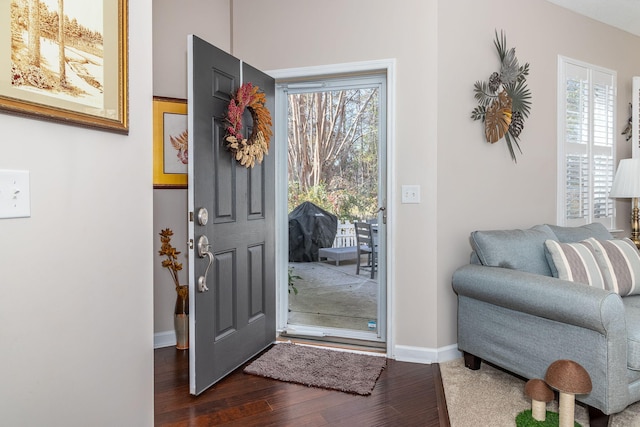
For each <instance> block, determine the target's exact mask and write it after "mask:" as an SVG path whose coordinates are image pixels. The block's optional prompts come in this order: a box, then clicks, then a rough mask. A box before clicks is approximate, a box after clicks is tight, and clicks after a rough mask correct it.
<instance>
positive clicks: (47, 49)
mask: <svg viewBox="0 0 640 427" xmlns="http://www.w3.org/2000/svg"><path fill="white" fill-rule="evenodd" d="M1 4H2V6H0V19H1V20H2V23H1V24H0V40H2V41H3V43H0V70H4V71H3V72H0V110H2V111H5V112H10V113H15V114H20V115H25V116H31V117H36V118H41V119H47V120H54V121H58V122H62V123H67V124H73V125H80V126H87V127H92V128H98V129H102V130H108V131H114V132H119V133H125V134H126V133H128V131H129V123H128V87H127V84H128V68H127V67H128V57H127V52H128V47H127V38H128V34H127V32H128V28H127V25H128V24H127V13H128V11H127V7H128V4H127V0H91V1H87V0H7V1H4V2H2V3H1ZM59 17H63V19H59Z"/></svg>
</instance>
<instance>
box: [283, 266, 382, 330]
mask: <svg viewBox="0 0 640 427" xmlns="http://www.w3.org/2000/svg"><path fill="white" fill-rule="evenodd" d="M363 259H364V258H363ZM289 267H290V268H293V270H292V274H293V275H297V276H300V277H301V278H300V279H295V280H294V286H295V287H296V288H297V289H298V294H297V295H294V293H293V292H291V293H290V294H289V324H292V325H305V326H320V327H330V328H343V329H351V330H356V331H368V332H374V331H376V324H377V299H378V298H377V296H378V281H377V280H376V279H373V280H372V279H371V272H370V270H368V269H366V270H364V269H362V268H360V274H359V275H356V262H355V261H342V262H341V263H340V265H339V266H336V265H335V264H334V263H333V262H331V261H330V262H290V263H289ZM372 322H373V323H372Z"/></svg>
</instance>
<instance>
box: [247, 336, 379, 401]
mask: <svg viewBox="0 0 640 427" xmlns="http://www.w3.org/2000/svg"><path fill="white" fill-rule="evenodd" d="M386 365H387V359H386V358H385V357H382V356H369V355H366V354H356V353H347V352H344V351H338V350H328V349H324V348H318V347H309V346H302V345H296V344H290V343H283V344H276V345H274V346H273V347H272V348H271V349H269V350H268V351H267V352H266V353H264V354H263V355H262V356H260V357H259V358H258V359H256V360H255V361H253V362H251V364H249V365H248V366H247V367H246V368H245V369H244V372H245V373H247V374H252V375H258V376H262V377H267V378H272V379H275V380H280V381H286V382H291V383H296V384H302V385H306V386H309V387H319V388H326V389H331V390H338V391H343V392H346V393H353V394H359V395H362V396H368V395H370V394H371V391H372V390H373V388H374V387H375V385H376V381H377V380H378V377H379V376H380V374H381V373H382V370H383V369H384V368H385V367H386Z"/></svg>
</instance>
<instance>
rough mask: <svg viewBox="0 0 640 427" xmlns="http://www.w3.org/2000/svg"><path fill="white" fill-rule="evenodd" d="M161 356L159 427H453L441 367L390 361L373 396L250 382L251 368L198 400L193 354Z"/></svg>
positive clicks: (166, 351)
mask: <svg viewBox="0 0 640 427" xmlns="http://www.w3.org/2000/svg"><path fill="white" fill-rule="evenodd" d="M154 353H155V356H154V358H155V425H156V426H216V425H227V426H243V427H244V426H349V427H357V426H423V427H436V426H438V427H449V417H448V414H447V409H446V404H445V401H444V392H443V390H442V381H441V379H440V369H439V367H438V365H437V364H433V365H422V364H416V363H407V362H397V361H395V360H388V361H387V362H388V363H387V367H386V369H385V370H384V371H383V372H382V374H381V376H380V378H379V379H378V382H377V383H376V386H375V388H374V390H373V392H372V394H371V395H370V396H357V395H352V394H347V393H342V392H338V391H330V390H323V389H319V388H312V387H305V386H301V385H297V384H290V383H284V382H281V381H275V380H270V379H266V378H261V377H257V376H254V375H248V374H245V373H243V372H242V368H243V367H244V366H243V367H241V368H238V369H237V370H236V371H234V372H233V373H231V374H230V375H229V376H228V377H226V378H225V379H224V380H222V381H221V382H219V383H218V384H216V385H214V386H213V387H212V388H210V389H209V390H207V391H206V392H204V393H203V394H201V395H200V396H197V397H194V396H191V395H190V394H189V352H188V351H185V350H182V351H181V350H176V349H175V348H173V347H167V348H161V349H156V350H155V351H154Z"/></svg>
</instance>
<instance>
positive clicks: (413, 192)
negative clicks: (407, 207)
mask: <svg viewBox="0 0 640 427" xmlns="http://www.w3.org/2000/svg"><path fill="white" fill-rule="evenodd" d="M402 203H420V186H419V185H403V186H402Z"/></svg>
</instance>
